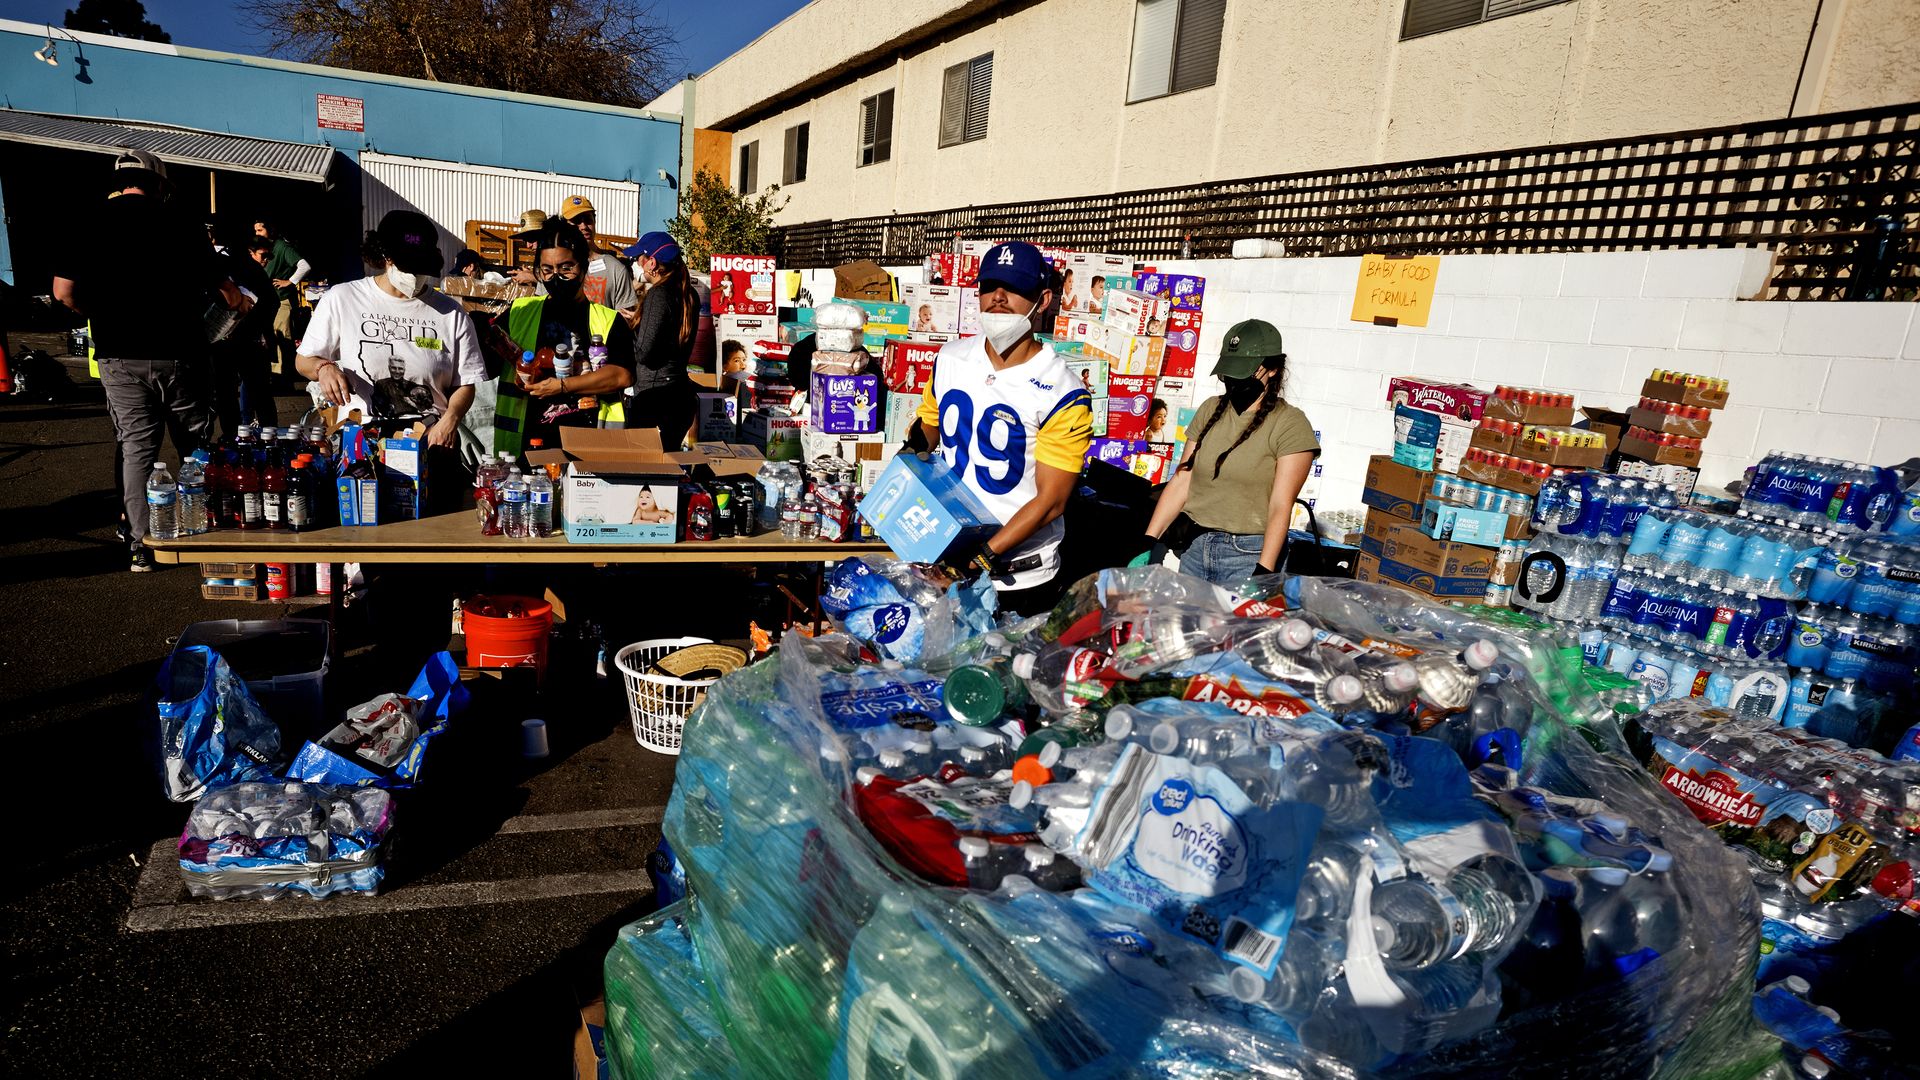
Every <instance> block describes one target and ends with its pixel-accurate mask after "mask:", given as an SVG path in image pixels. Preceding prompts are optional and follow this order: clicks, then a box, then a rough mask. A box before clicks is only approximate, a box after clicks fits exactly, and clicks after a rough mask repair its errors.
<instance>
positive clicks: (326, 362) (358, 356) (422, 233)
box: [296, 210, 487, 450]
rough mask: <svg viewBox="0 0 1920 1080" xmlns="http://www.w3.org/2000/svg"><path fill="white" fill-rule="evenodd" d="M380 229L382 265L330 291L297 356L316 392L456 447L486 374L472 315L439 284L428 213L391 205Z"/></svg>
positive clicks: (444, 446) (430, 443)
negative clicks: (419, 427) (417, 425)
mask: <svg viewBox="0 0 1920 1080" xmlns="http://www.w3.org/2000/svg"><path fill="white" fill-rule="evenodd" d="M374 236H375V240H376V241H377V243H378V245H379V249H380V250H379V252H378V253H377V254H378V255H379V257H380V261H381V262H384V263H385V265H386V272H385V273H383V274H381V275H379V276H378V277H369V278H361V279H360V280H358V281H350V282H347V283H346V284H344V285H336V286H334V287H333V288H331V289H329V290H327V293H326V295H325V296H323V297H321V299H320V304H319V307H317V308H316V309H315V310H314V313H313V321H312V322H311V323H310V324H308V326H307V332H306V334H305V335H304V336H302V337H301V339H300V355H299V357H298V358H297V360H296V363H297V364H298V366H299V368H300V373H301V374H302V375H305V376H306V377H307V378H309V379H311V380H312V384H311V386H310V388H309V389H310V390H311V391H312V392H313V394H314V395H315V399H316V400H325V401H331V402H333V403H334V404H335V405H340V406H344V407H347V408H357V409H359V410H361V414H362V415H363V416H366V417H367V418H369V419H373V420H407V419H420V420H423V421H425V422H426V423H427V424H428V425H429V428H428V431H427V444H428V446H430V447H435V448H438V449H441V450H452V449H455V448H456V447H457V445H458V442H459V427H460V418H461V417H463V416H465V415H466V412H467V409H468V408H470V407H471V406H472V405H473V399H474V393H475V390H474V388H475V386H477V385H478V384H479V383H480V382H482V381H484V380H485V379H486V377H487V365H486V360H485V359H484V358H483V357H482V356H481V354H480V336H479V334H478V332H477V331H476V330H475V329H474V325H473V317H472V316H470V315H468V314H467V313H466V311H465V310H463V309H462V308H461V307H460V302H459V301H458V300H455V299H453V298H452V297H450V296H447V295H446V294H444V293H441V292H440V291H439V290H437V289H435V288H433V285H434V283H435V282H436V281H437V280H438V279H439V274H440V266H441V258H442V256H441V254H440V245H439V231H438V228H437V227H436V226H435V225H434V223H433V222H432V220H430V219H429V218H428V217H427V216H426V215H424V214H420V213H417V212H415V211H412V210H395V211H393V212H392V213H390V214H388V215H387V216H386V217H384V218H382V219H381V221H380V227H379V229H377V230H376V231H375V234H374ZM373 254H375V253H373V252H368V255H369V259H370V261H371V256H372V255H373Z"/></svg>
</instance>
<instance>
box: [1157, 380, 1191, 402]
mask: <svg viewBox="0 0 1920 1080" xmlns="http://www.w3.org/2000/svg"><path fill="white" fill-rule="evenodd" d="M1157 396H1158V397H1159V398H1160V400H1161V401H1164V402H1166V403H1167V404H1168V405H1170V406H1172V407H1173V408H1175V409H1187V408H1192V407H1194V406H1196V405H1199V404H1200V394H1199V387H1197V386H1195V385H1194V381H1193V380H1192V379H1172V378H1168V377H1167V376H1165V375H1162V376H1161V377H1160V384H1159V393H1158V395H1157Z"/></svg>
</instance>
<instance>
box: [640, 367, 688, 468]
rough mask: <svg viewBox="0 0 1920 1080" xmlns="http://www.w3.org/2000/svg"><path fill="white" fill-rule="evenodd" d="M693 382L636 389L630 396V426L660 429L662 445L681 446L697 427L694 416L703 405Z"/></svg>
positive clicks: (669, 447) (676, 447)
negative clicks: (700, 405)
mask: <svg viewBox="0 0 1920 1080" xmlns="http://www.w3.org/2000/svg"><path fill="white" fill-rule="evenodd" d="M695 393H696V391H695V390H694V388H693V383H692V382H691V381H689V380H686V379H682V380H681V381H679V382H677V383H673V384H671V385H668V386H656V387H654V388H652V389H650V390H636V391H634V394H633V396H632V397H630V398H628V399H627V406H626V412H627V427H628V428H629V429H632V428H644V427H657V428H659V429H660V446H661V448H662V449H664V450H666V451H667V452H668V453H673V452H674V451H676V450H678V449H680V448H681V446H682V445H683V444H684V443H685V442H686V438H687V432H688V431H690V430H692V429H693V416H694V412H695V410H696V408H697V407H698V405H699V399H698V398H696V397H695V396H694V394H695Z"/></svg>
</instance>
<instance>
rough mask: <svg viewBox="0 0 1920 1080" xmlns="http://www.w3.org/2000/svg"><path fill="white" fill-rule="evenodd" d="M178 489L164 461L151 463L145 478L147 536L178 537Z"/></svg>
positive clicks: (160, 537) (168, 538)
mask: <svg viewBox="0 0 1920 1080" xmlns="http://www.w3.org/2000/svg"><path fill="white" fill-rule="evenodd" d="M179 508H180V488H179V485H177V484H175V483H174V480H173V474H172V473H170V472H168V471H167V464H166V462H164V461H156V462H154V463H153V472H152V473H150V474H148V476H147V535H148V536H151V537H152V538H154V539H155V540H172V539H174V538H175V537H177V536H179V535H180V514H179Z"/></svg>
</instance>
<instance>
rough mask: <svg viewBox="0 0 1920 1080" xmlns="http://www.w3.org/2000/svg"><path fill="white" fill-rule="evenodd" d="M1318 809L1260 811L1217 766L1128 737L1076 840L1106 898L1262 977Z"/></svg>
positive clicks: (1286, 920)
mask: <svg viewBox="0 0 1920 1080" xmlns="http://www.w3.org/2000/svg"><path fill="white" fill-rule="evenodd" d="M1319 819H1320V810H1319V808H1318V807H1314V806H1311V805H1308V804H1305V803H1292V802H1289V803H1282V804H1279V805H1276V806H1274V807H1270V808H1268V809H1265V810H1262V809H1258V808H1256V807H1255V806H1254V805H1253V804H1252V803H1251V802H1249V801H1248V800H1247V797H1246V795H1245V794H1243V793H1242V792H1241V790H1240V788H1239V786H1238V785H1236V784H1234V783H1233V782H1232V781H1230V780H1228V779H1227V778H1226V777H1225V776H1224V775H1222V774H1221V773H1220V771H1219V770H1218V769H1214V768H1211V767H1207V766H1196V765H1194V764H1192V763H1191V762H1188V761H1186V760H1185V759H1182V758H1176V757H1167V756H1165V755H1161V754H1153V753H1147V752H1145V751H1143V750H1142V749H1141V748H1140V747H1138V746H1130V747H1128V748H1127V750H1126V751H1125V752H1123V753H1122V754H1121V755H1120V759H1119V760H1118V761H1117V762H1115V763H1114V766H1113V771H1112V772H1111V773H1110V774H1108V777H1107V780H1106V782H1105V783H1104V784H1103V785H1102V786H1101V788H1100V791H1099V794H1098V795H1097V796H1096V798H1095V802H1094V809H1093V812H1092V814H1090V815H1089V817H1088V820H1087V824H1086V827H1085V828H1084V829H1083V830H1082V832H1081V834H1080V837H1079V839H1078V841H1077V843H1078V846H1079V847H1080V849H1081V851H1082V852H1083V853H1085V854H1086V857H1087V865H1088V866H1089V868H1090V869H1091V870H1092V873H1091V875H1090V877H1089V882H1090V883H1091V884H1092V885H1093V887H1094V888H1096V889H1098V890H1100V892H1101V893H1103V894H1105V895H1106V896H1107V897H1109V898H1111V899H1113V900H1115V901H1117V902H1119V903H1123V904H1127V905H1130V906H1132V907H1137V908H1139V909H1140V910H1142V911H1146V912H1149V913H1151V914H1152V915H1153V917H1154V918H1155V919H1157V920H1158V921H1159V922H1160V924H1161V925H1163V926H1165V927H1167V928H1168V929H1170V930H1177V931H1179V932H1181V933H1183V934H1186V935H1188V936H1190V937H1192V938H1194V939H1195V940H1197V941H1201V942H1203V943H1205V944H1208V945H1211V946H1213V947H1214V948H1215V949H1217V950H1219V952H1220V954H1221V955H1222V956H1224V957H1226V958H1228V959H1230V960H1232V961H1234V962H1235V963H1240V964H1245V965H1247V966H1248V967H1251V968H1253V969H1254V970H1256V971H1259V972H1260V973H1261V974H1263V975H1271V974H1272V973H1273V968H1274V965H1275V964H1276V963H1277V962H1278V961H1279V959H1280V952H1281V950H1282V949H1283V948H1284V947H1285V945H1286V936H1287V929H1288V928H1289V927H1290V926H1291V925H1292V924H1293V894H1294V892H1295V890H1296V889H1297V888H1298V887H1299V883H1300V877H1301V874H1302V873H1303V871H1304V870H1305V869H1306V857H1307V852H1308V850H1309V849H1310V848H1312V846H1313V840H1314V833H1315V831H1316V830H1317V829H1318V828H1319Z"/></svg>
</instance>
